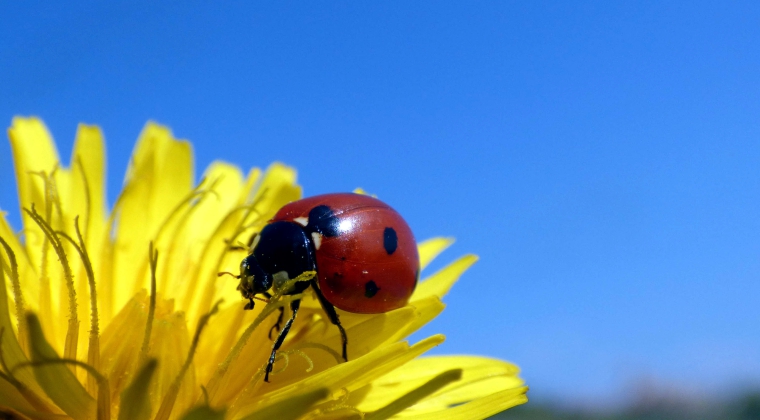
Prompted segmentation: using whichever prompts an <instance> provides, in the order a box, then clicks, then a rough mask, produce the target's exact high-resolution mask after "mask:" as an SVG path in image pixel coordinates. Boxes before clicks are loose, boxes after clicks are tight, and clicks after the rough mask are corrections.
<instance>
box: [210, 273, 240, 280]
mask: <svg viewBox="0 0 760 420" xmlns="http://www.w3.org/2000/svg"><path fill="white" fill-rule="evenodd" d="M225 274H226V275H228V276H232V277H235V278H236V279H240V275H235V274H232V273H230V272H229V271H220V272H218V273H216V276H217V277H222V276H223V275H225Z"/></svg>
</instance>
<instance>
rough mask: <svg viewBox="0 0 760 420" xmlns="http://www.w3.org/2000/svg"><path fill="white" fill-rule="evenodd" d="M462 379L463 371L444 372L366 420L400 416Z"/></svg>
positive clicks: (368, 415)
mask: <svg viewBox="0 0 760 420" xmlns="http://www.w3.org/2000/svg"><path fill="white" fill-rule="evenodd" d="M461 377H462V370H461V369H452V370H448V371H446V372H443V373H441V374H439V375H436V376H435V377H433V378H432V379H430V380H429V381H427V382H425V383H424V384H422V385H421V386H419V387H417V388H415V389H414V390H412V391H410V392H405V393H404V394H403V395H401V396H400V397H399V398H398V399H396V400H394V401H393V402H391V403H390V404H388V405H386V406H385V407H383V408H381V409H379V410H377V411H373V412H371V413H369V414H367V415H366V416H365V417H364V419H365V420H378V419H385V418H388V417H391V416H393V415H395V414H398V413H400V412H401V411H403V410H404V409H405V408H407V407H409V406H411V405H412V404H414V403H416V402H418V401H420V400H421V399H423V398H425V397H427V396H428V395H430V394H432V393H434V392H436V391H438V390H439V389H441V388H443V387H444V386H446V385H448V384H450V383H451V382H455V381H458V380H459V379H460V378H461Z"/></svg>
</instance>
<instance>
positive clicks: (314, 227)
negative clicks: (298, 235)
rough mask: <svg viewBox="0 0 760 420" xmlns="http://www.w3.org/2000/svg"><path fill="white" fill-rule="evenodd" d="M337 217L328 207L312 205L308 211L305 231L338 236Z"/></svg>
mask: <svg viewBox="0 0 760 420" xmlns="http://www.w3.org/2000/svg"><path fill="white" fill-rule="evenodd" d="M338 224H339V221H338V218H337V217H336V216H335V215H334V214H333V211H332V209H331V208H330V207H327V206H325V205H324V204H323V205H321V206H317V207H314V208H313V209H311V211H310V212H309V223H308V224H307V225H306V227H305V229H306V231H307V232H310V233H311V232H319V233H321V234H322V235H324V236H327V237H331V236H338Z"/></svg>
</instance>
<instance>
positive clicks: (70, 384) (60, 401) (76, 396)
mask: <svg viewBox="0 0 760 420" xmlns="http://www.w3.org/2000/svg"><path fill="white" fill-rule="evenodd" d="M27 323H28V325H29V348H30V349H31V352H32V361H33V362H44V361H49V360H55V359H59V356H58V355H57V354H56V352H55V350H53V347H51V346H50V344H49V343H48V342H47V340H46V339H45V336H44V334H43V333H42V328H41V326H40V321H39V320H38V319H37V317H36V316H35V315H34V314H29V315H28V316H27ZM32 370H33V371H34V376H35V377H36V378H37V382H38V383H39V384H40V386H41V387H42V389H44V390H45V393H46V394H47V395H48V396H49V397H50V399H51V400H53V402H55V404H56V405H57V406H58V407H60V408H61V409H62V410H63V411H64V412H65V413H66V414H68V415H70V416H71V417H73V418H74V419H77V420H78V419H89V418H94V417H95V409H96V405H95V400H94V399H93V398H92V397H91V396H90V395H89V394H88V393H87V390H85V389H84V386H82V384H80V383H79V381H78V380H77V378H76V376H75V375H74V374H73V373H72V372H71V370H69V368H68V367H66V366H65V365H63V364H45V365H41V366H35V367H33V368H32Z"/></svg>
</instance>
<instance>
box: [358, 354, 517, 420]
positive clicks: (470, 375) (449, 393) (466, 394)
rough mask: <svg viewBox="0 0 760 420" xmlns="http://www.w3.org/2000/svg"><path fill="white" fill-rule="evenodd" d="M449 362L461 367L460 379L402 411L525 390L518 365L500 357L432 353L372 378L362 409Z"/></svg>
mask: <svg viewBox="0 0 760 420" xmlns="http://www.w3.org/2000/svg"><path fill="white" fill-rule="evenodd" d="M451 366H457V367H460V368H461V369H462V370H463V374H462V379H461V380H460V381H458V382H456V383H452V384H451V385H449V386H446V387H444V388H442V389H440V390H439V391H437V392H436V393H435V395H433V396H431V397H430V398H427V399H425V400H424V401H422V402H420V403H419V404H417V405H415V406H414V407H412V408H411V409H410V410H408V411H406V412H404V413H403V415H409V416H411V415H419V414H421V413H426V412H436V411H438V412H441V413H443V412H446V413H447V412H448V411H444V410H448V409H449V408H450V407H453V406H457V405H461V404H463V403H467V402H470V401H475V400H478V399H480V398H484V397H487V396H488V395H490V394H493V393H494V392H497V391H501V390H510V389H511V390H515V389H520V390H524V389H525V388H524V386H523V384H524V383H523V381H522V379H520V378H519V377H518V376H517V374H518V373H519V369H518V368H517V367H516V366H514V365H513V364H511V363H507V362H503V361H501V360H496V359H489V358H485V357H475V356H434V357H424V358H420V359H415V360H412V361H411V362H409V363H407V364H406V365H405V366H404V368H403V369H398V370H396V371H393V372H391V373H389V374H388V375H385V376H383V377H382V378H380V379H378V380H377V381H375V382H373V388H372V391H371V392H370V393H369V394H368V396H367V398H366V399H365V400H364V401H363V402H362V404H361V406H360V407H361V408H362V409H363V410H370V409H376V407H377V406H378V405H379V404H381V401H383V400H387V399H388V398H397V397H398V396H399V395H403V394H405V393H407V392H409V391H410V390H412V389H414V388H416V387H417V386H418V384H421V383H424V382H425V381H428V380H429V378H431V377H434V376H435V375H438V374H440V373H441V372H443V371H445V370H447V369H449V368H450V367H451Z"/></svg>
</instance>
